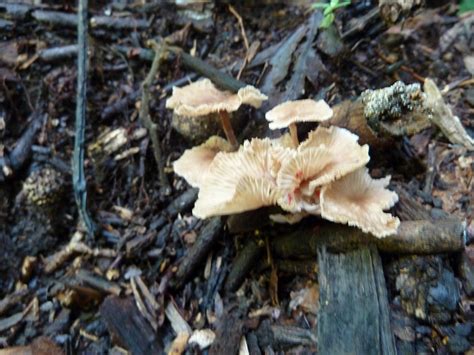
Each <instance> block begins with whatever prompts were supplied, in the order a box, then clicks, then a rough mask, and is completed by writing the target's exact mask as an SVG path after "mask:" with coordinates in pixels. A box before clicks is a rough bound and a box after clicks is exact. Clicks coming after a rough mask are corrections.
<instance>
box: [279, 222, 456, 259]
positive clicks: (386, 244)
mask: <svg viewBox="0 0 474 355" xmlns="http://www.w3.org/2000/svg"><path fill="white" fill-rule="evenodd" d="M370 243H374V244H375V245H376V246H377V247H378V249H379V250H380V251H381V252H385V253H394V254H438V253H454V252H458V251H461V250H463V249H464V245H465V226H464V225H463V223H460V222H458V221H455V220H440V221H405V222H402V223H401V224H400V227H399V228H398V232H397V234H396V235H392V236H388V237H385V238H381V239H378V238H375V237H373V236H371V235H368V234H365V233H363V232H362V231H360V230H356V229H355V228H352V227H347V226H343V225H338V224H332V223H325V222H324V223H323V222H322V224H321V225H319V226H318V227H316V228H314V229H303V230H299V231H296V232H293V233H290V234H285V235H281V236H278V237H276V238H274V239H273V240H272V248H273V252H274V254H275V255H277V256H278V257H280V258H292V257H297V258H308V257H314V256H316V254H317V248H318V246H320V245H323V244H324V245H326V246H327V248H328V250H335V251H345V250H351V249H353V248H355V247H357V246H358V245H367V244H370Z"/></svg>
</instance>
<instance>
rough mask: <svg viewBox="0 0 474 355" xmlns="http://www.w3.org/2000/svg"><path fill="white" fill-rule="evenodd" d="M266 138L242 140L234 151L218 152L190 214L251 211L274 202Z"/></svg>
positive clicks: (271, 162)
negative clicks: (240, 144)
mask: <svg viewBox="0 0 474 355" xmlns="http://www.w3.org/2000/svg"><path fill="white" fill-rule="evenodd" d="M271 150H272V144H271V141H270V140H269V139H257V138H254V139H252V141H250V142H249V141H246V142H245V143H244V145H243V146H242V147H241V148H240V149H239V150H238V151H237V152H232V153H223V152H221V153H218V154H217V155H216V156H215V158H214V160H213V161H212V163H211V165H210V166H209V170H208V173H207V174H206V179H204V181H203V182H202V184H201V186H200V189H199V195H198V199H197V201H196V204H195V206H194V209H193V214H194V215H195V216H196V217H199V218H207V217H211V216H218V215H226V214H232V213H239V212H245V211H250V210H254V209H257V208H260V207H263V206H270V205H274V204H275V203H276V199H277V188H276V182H275V179H274V178H273V177H272V176H271V173H270V171H271V165H272V164H273V162H274V161H273V159H272V154H271Z"/></svg>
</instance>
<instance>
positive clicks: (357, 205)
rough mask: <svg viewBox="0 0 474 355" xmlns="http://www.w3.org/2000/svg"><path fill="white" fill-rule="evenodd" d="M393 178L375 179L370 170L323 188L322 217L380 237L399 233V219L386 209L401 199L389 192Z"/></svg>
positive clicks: (343, 178)
mask: <svg viewBox="0 0 474 355" xmlns="http://www.w3.org/2000/svg"><path fill="white" fill-rule="evenodd" d="M389 181H390V176H388V177H385V178H383V179H372V178H371V177H370V175H369V173H368V170H367V168H361V169H358V170H356V171H354V172H352V173H350V174H348V175H345V176H344V177H342V178H341V179H339V180H336V181H334V182H332V183H330V184H329V185H325V186H323V187H322V189H321V196H320V203H321V217H323V218H324V219H327V220H330V221H333V222H338V223H347V224H349V225H350V226H356V227H359V228H360V229H362V230H363V231H364V232H366V233H372V234H373V235H375V236H376V237H377V238H383V237H385V236H387V235H391V234H394V233H396V231H397V228H398V226H399V224H400V220H399V219H398V218H397V217H394V216H392V215H391V214H390V213H385V212H383V210H386V209H388V208H390V207H392V206H393V205H394V204H395V203H396V202H397V201H398V196H397V194H396V193H395V192H393V191H390V190H388V189H386V187H387V186H388V183H389Z"/></svg>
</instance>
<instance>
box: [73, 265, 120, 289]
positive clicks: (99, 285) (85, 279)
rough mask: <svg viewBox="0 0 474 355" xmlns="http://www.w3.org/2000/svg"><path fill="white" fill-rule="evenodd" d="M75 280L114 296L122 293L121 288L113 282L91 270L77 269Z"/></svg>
mask: <svg viewBox="0 0 474 355" xmlns="http://www.w3.org/2000/svg"><path fill="white" fill-rule="evenodd" d="M75 280H76V281H77V282H79V284H80V285H84V284H85V285H87V286H91V287H93V288H95V289H97V290H99V291H102V292H104V293H109V294H112V295H116V296H120V294H121V293H122V289H121V288H120V286H119V285H118V284H116V283H115V282H112V281H109V280H107V279H104V278H102V277H100V276H98V275H94V274H93V273H92V272H90V271H87V270H84V269H81V270H79V271H77V273H76V275H75Z"/></svg>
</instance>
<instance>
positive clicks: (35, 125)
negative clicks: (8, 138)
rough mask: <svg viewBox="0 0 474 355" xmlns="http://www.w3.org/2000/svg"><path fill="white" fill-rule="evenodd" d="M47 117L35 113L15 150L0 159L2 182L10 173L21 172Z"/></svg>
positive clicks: (0, 178) (0, 180)
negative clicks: (7, 173) (7, 172)
mask: <svg viewBox="0 0 474 355" xmlns="http://www.w3.org/2000/svg"><path fill="white" fill-rule="evenodd" d="M45 118H46V116H45V115H42V114H38V113H33V115H32V118H31V122H30V125H29V126H28V128H27V129H26V130H25V131H24V132H23V134H22V135H21V137H20V138H19V139H18V141H17V143H16V145H15V148H13V150H12V151H11V152H10V154H8V155H7V156H5V157H1V158H0V182H2V181H4V180H5V179H6V178H7V177H9V176H10V175H7V176H5V175H6V174H5V172H6V171H9V172H10V174H12V175H13V173H15V172H16V171H18V170H20V169H21V168H22V167H23V165H24V164H25V162H26V161H27V160H28V158H29V157H30V155H31V147H32V145H33V143H34V141H35V139H36V134H37V133H38V132H39V130H40V129H41V127H42V126H43V123H44V120H45Z"/></svg>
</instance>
